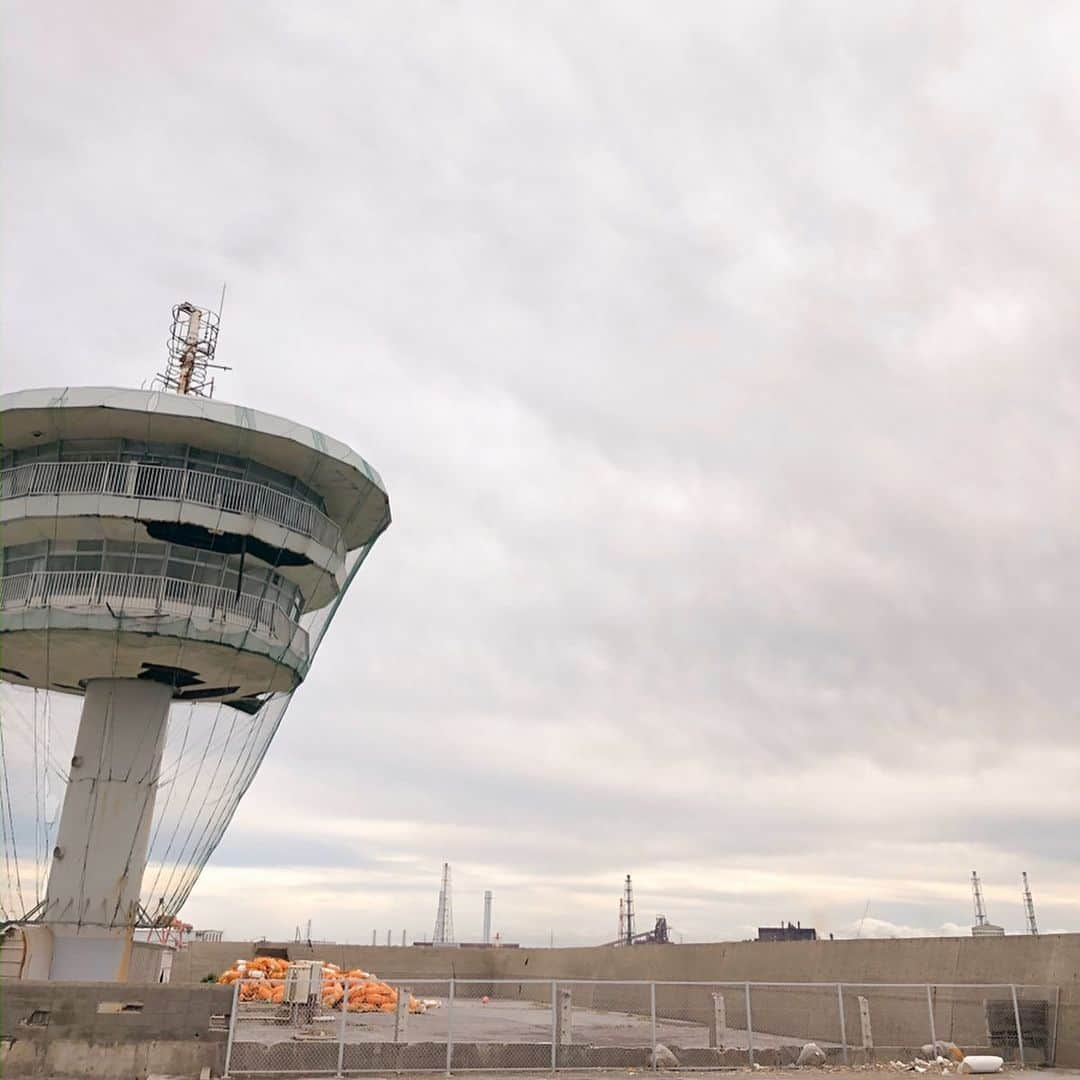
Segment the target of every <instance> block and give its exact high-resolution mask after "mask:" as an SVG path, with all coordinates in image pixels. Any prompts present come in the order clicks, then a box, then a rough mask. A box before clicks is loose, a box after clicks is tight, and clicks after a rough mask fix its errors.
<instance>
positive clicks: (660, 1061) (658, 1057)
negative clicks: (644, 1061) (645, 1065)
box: [652, 1043, 679, 1069]
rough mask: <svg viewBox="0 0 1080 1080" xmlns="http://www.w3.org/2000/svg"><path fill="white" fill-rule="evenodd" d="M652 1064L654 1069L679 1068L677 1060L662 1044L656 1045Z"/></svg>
mask: <svg viewBox="0 0 1080 1080" xmlns="http://www.w3.org/2000/svg"><path fill="white" fill-rule="evenodd" d="M652 1063H653V1068H654V1069H677V1068H678V1067H679V1059H678V1058H677V1057H676V1056H675V1055H674V1054H673V1053H672V1052H671V1051H670V1050H669V1049H668V1048H667V1047H666V1046H665V1045H664V1044H663V1043H657V1044H656V1049H655V1050H654V1051H653V1057H652Z"/></svg>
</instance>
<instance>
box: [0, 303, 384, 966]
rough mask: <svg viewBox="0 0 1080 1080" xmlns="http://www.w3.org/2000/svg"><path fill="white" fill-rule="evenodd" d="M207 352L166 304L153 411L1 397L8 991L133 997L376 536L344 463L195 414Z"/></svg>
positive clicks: (94, 400) (291, 428)
mask: <svg viewBox="0 0 1080 1080" xmlns="http://www.w3.org/2000/svg"><path fill="white" fill-rule="evenodd" d="M217 332H218V321H217V316H216V315H215V314H214V313H213V312H210V311H206V310H203V309H200V308H197V307H195V306H194V305H192V304H180V305H178V306H177V307H176V308H174V309H173V329H172V334H171V337H170V342H169V359H168V364H167V366H166V369H165V371H164V372H162V374H161V375H159V376H158V377H157V379H156V380H155V385H154V387H153V388H151V389H149V390H134V389H132V390H125V389H115V388H99V387H87V388H75V387H66V388H63V389H48V390H26V391H22V392H18V393H12V394H6V395H3V396H2V397H0V441H2V442H0V447H2V455H3V459H2V474H0V677H2V679H3V682H4V684H5V685H4V687H3V689H4V697H3V699H2V701H0V710H2V719H3V727H2V728H0V740H2V741H0V752H3V755H4V761H3V765H4V776H3V778H2V784H0V819H2V821H3V826H4V828H3V837H4V863H3V866H0V873H6V876H5V879H4V887H3V888H2V889H0V896H2V897H3V909H2V911H0V915H2V916H3V920H4V922H5V924H6V927H5V930H6V937H5V941H7V942H11V941H12V939H13V938H15V937H19V938H21V942H22V955H21V958H20V959H19V963H20V970H19V974H20V975H21V976H22V977H24V978H52V979H62V980H71V979H80V980H83V979H85V980H124V979H129V978H136V977H138V972H137V971H136V968H137V967H138V964H133V955H136V954H137V953H138V948H137V946H138V940H137V935H136V933H135V931H136V930H137V928H140V927H142V928H151V927H164V926H167V925H168V924H169V923H170V922H171V920H172V919H173V917H174V916H175V915H176V913H177V912H178V911H179V909H180V907H181V906H182V904H183V902H184V900H185V899H186V898H187V896H188V894H189V893H190V891H191V888H192V887H193V886H194V884H195V881H196V880H197V878H198V876H199V872H200V871H201V869H202V867H203V866H204V865H205V863H206V861H207V859H208V858H209V856H210V854H211V852H212V851H213V850H214V847H215V846H216V845H217V842H218V840H220V838H221V835H222V833H223V832H224V829H225V826H226V825H227V824H228V822H229V820H230V819H231V817H232V814H233V812H234V811H235V809H236V806H237V804H238V802H239V800H240V798H241V796H242V795H243V793H244V791H245V790H246V789H247V787H248V785H249V784H250V783H251V780H252V778H253V777H254V775H255V772H256V770H257V769H258V766H259V764H260V763H261V761H262V758H263V755H264V754H265V752H266V750H267V747H268V744H269V742H270V739H271V738H272V737H273V734H274V732H275V731H276V729H277V726H278V724H279V723H280V721H281V718H282V715H283V713H284V711H285V708H286V706H287V705H288V702H289V700H290V698H291V695H292V693H293V692H294V691H295V690H296V689H297V687H298V686H299V685H300V683H301V682H302V681H303V680H304V678H305V676H306V675H307V673H308V670H309V669H310V666H311V663H312V660H313V658H314V655H315V652H316V649H317V647H318V645H319V642H320V640H321V638H322V635H323V633H324V632H325V630H326V628H327V626H328V624H329V622H330V620H331V619H332V617H333V615H334V613H335V611H336V609H337V606H338V604H340V603H341V600H342V598H343V596H344V594H345V591H346V589H347V588H348V586H349V585H350V584H351V582H352V580H353V577H354V576H355V574H356V572H357V570H358V569H359V567H360V565H361V564H362V562H363V560H364V558H365V557H366V555H367V553H368V552H369V551H370V550H371V547H372V545H373V544H374V543H375V540H376V539H377V538H378V537H379V536H380V534H381V533H382V532H383V530H384V529H386V527H387V526H388V525H389V523H390V508H389V499H388V497H387V493H386V489H385V487H384V486H383V483H382V481H381V479H380V478H379V475H378V473H376V472H375V470H374V469H373V468H371V466H370V465H368V464H367V463H366V462H365V461H364V460H363V459H362V458H361V457H359V456H358V455H357V454H356V453H354V452H353V451H352V450H351V449H349V447H348V446H346V445H345V444H344V443H340V442H337V441H336V440H334V439H332V438H330V437H329V436H327V435H324V434H322V433H320V432H319V431H316V430H314V429H312V428H309V427H305V426H304V425H303V424H299V423H296V422H294V421H291V420H285V419H282V418H281V417H278V416H272V415H269V414H267V413H262V412H257V411H256V410H254V409H251V408H247V407H245V406H240V405H230V404H226V403H225V402H222V401H217V400H214V399H213V398H212V397H211V394H212V391H213V380H212V379H211V378H210V377H209V372H210V370H211V369H212V368H214V367H218V366H219V365H217V364H216V363H215V360H214V353H215V346H216V341H217ZM80 706H81V708H79V707H80ZM65 709H66V710H67V711H68V712H69V713H70V714H71V724H70V727H71V732H72V733H73V741H71V742H69V744H68V745H67V746H66V747H64V751H70V757H67V754H66V753H65V755H64V757H63V758H61V757H59V756H58V755H59V751H58V745H59V743H58V742H57V739H58V737H59V736H58V733H59V732H60V730H61V727H62V714H63V713H64V710H65ZM76 709H79V711H78V717H77V722H76V717H75V710H76ZM31 712H32V713H33V724H32V725H31V724H30V722H29V714H30V713H31ZM20 719H21V720H24V721H26V727H27V730H29V729H30V728H31V727H32V744H33V754H32V755H31V754H30V747H29V744H30V739H29V737H28V738H27V740H26V744H25V745H24V744H23V743H22V742H17V741H16V740H15V739H14V738H13V735H15V734H20V728H19V727H18V726H17V724H16V721H19V720H20ZM5 733H6V735H7V737H6V738H4V734H5ZM21 733H23V734H25V732H21ZM31 777H32V780H33V782H32V783H31ZM42 788H44V794H42ZM31 790H32V792H33V795H32V800H33V808H34V812H33V813H31V812H30V803H31ZM50 800H52V803H51V804H50ZM31 831H32V834H33V838H32V842H31V840H30V834H31ZM20 839H21V840H22V841H23V850H22V851H21V852H20V851H19V850H18V844H19V841H20ZM31 843H32V847H33V856H32V857H31V855H30V853H29V850H28V849H29V848H30V846H31ZM148 863H149V870H148ZM13 869H14V874H13ZM151 871H152V872H151ZM144 878H145V880H144ZM7 952H8V953H9V954H10V953H11V952H12V949H11V948H8V949H7Z"/></svg>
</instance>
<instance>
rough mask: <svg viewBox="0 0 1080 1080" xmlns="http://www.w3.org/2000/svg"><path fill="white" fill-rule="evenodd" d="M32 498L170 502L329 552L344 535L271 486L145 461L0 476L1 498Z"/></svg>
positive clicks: (49, 467) (51, 464)
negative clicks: (268, 524) (273, 530)
mask: <svg viewBox="0 0 1080 1080" xmlns="http://www.w3.org/2000/svg"><path fill="white" fill-rule="evenodd" d="M28 495H53V496H56V495H120V496H125V497H127V498H132V499H152V500H153V499H166V500H171V501H174V502H189V503H195V504H197V505H198V506H206V507H209V508H211V509H214V510H225V511H228V512H229V513H234V514H248V515H251V516H253V517H262V518H266V519H268V520H269V521H273V522H275V523H276V524H278V525H284V526H285V528H287V529H291V530H292V531H293V532H298V533H302V534H303V535H304V536H309V537H311V538H312V539H313V540H317V541H318V542H319V543H320V544H324V545H325V546H326V547H329V548H335V549H336V548H338V547H339V545H340V543H341V531H340V530H339V529H338V527H337V525H335V524H334V522H333V521H332V520H331V519H330V518H328V517H327V516H326V514H324V513H323V512H322V511H321V510H320V509H319V508H318V507H317V506H313V505H312V504H311V503H310V502H306V501H305V500H303V499H299V498H297V497H296V496H295V495H287V494H286V493H285V492H283V491H278V490H277V489H275V488H272V487H270V486H269V485H268V484H260V483H258V482H257V481H254V480H241V479H239V478H237V477H231V476H222V475H221V474H220V473H214V472H207V471H205V470H202V469H184V468H179V467H177V466H174V465H152V464H147V463H145V462H141V461H35V462H31V463H29V464H27V465H16V466H14V467H13V468H10V469H4V470H3V471H2V472H0V498H3V499H19V498H24V497H26V496H28Z"/></svg>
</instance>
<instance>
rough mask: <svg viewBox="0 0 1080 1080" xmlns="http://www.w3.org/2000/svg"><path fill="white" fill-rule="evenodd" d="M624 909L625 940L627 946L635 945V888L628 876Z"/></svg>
mask: <svg viewBox="0 0 1080 1080" xmlns="http://www.w3.org/2000/svg"><path fill="white" fill-rule="evenodd" d="M623 907H624V908H625V913H624V918H625V929H626V937H625V938H623V940H624V941H625V942H626V944H627V945H632V944H633V943H634V886H633V883H632V882H631V881H630V875H629V874H627V875H626V894H625V896H624V897H623Z"/></svg>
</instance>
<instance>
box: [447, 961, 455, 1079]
mask: <svg viewBox="0 0 1080 1080" xmlns="http://www.w3.org/2000/svg"><path fill="white" fill-rule="evenodd" d="M453 1060H454V976H453V975H451V976H450V993H449V994H448V995H447V997H446V1075H447V1076H449V1075H450V1065H451V1063H452V1062H453Z"/></svg>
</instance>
